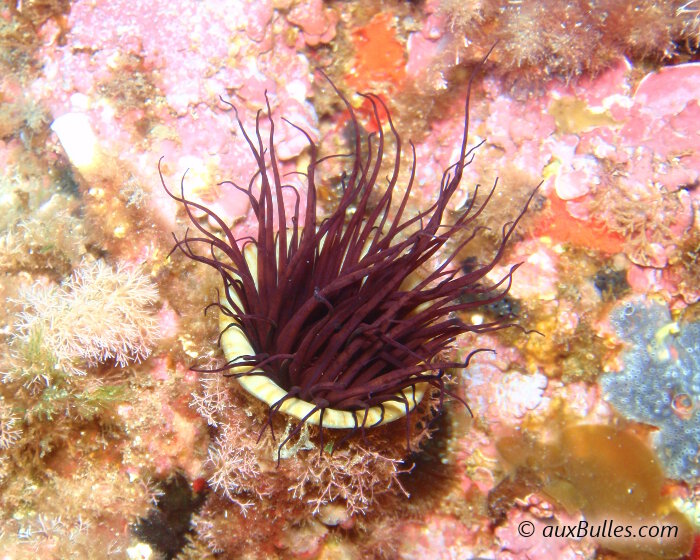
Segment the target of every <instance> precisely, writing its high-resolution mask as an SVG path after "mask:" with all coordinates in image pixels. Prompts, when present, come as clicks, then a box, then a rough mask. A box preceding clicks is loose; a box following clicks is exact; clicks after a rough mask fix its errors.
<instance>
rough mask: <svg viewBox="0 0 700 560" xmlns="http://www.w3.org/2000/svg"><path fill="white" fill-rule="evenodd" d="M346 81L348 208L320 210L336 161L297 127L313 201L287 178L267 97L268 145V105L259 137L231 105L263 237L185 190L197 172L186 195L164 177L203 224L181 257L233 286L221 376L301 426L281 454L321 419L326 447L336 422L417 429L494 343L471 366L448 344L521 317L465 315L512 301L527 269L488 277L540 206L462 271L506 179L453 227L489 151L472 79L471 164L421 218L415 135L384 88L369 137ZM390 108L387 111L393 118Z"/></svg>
mask: <svg viewBox="0 0 700 560" xmlns="http://www.w3.org/2000/svg"><path fill="white" fill-rule="evenodd" d="M472 79H473V77H472ZM331 85H333V84H331ZM333 88H334V89H335V91H336V93H337V95H338V96H339V98H340V99H341V100H342V102H343V103H344V104H345V107H346V109H347V111H348V112H349V114H350V122H351V124H352V126H353V128H354V147H353V149H352V153H351V154H340V155H337V156H331V157H346V158H347V157H349V158H350V160H351V163H350V164H349V165H348V166H347V168H346V171H345V172H344V173H343V175H342V178H341V180H340V187H341V188H342V195H341V196H340V198H339V201H338V203H337V206H336V207H335V208H334V209H333V210H332V212H331V213H330V214H329V215H327V216H326V217H325V218H323V219H320V220H319V218H318V216H317V208H316V193H317V183H316V181H317V178H318V176H319V173H318V166H319V165H320V164H321V163H322V162H323V161H324V160H326V159H329V158H328V157H325V158H321V157H319V146H318V145H317V144H316V143H315V142H314V141H313V140H312V138H311V137H310V135H309V134H308V133H307V132H306V131H305V130H303V129H302V128H300V127H298V126H296V125H294V124H293V123H290V122H289V121H286V122H288V123H289V124H290V125H291V126H292V127H294V128H295V129H297V130H298V131H299V132H300V133H301V134H302V135H304V136H305V137H306V140H307V141H308V146H309V147H308V151H309V157H310V163H309V165H308V168H307V171H306V174H305V178H306V204H305V205H302V204H301V203H300V199H301V197H300V196H299V192H298V191H297V189H296V188H295V187H294V186H291V185H288V184H285V183H284V182H283V176H282V174H281V172H280V168H279V167H280V166H279V161H278V157H277V153H276V148H275V140H274V133H275V124H274V122H273V120H272V118H271V109H270V103H269V100H267V96H266V101H267V115H266V117H265V118H266V120H267V122H268V126H269V134H267V141H265V140H264V139H263V134H262V133H261V126H260V125H261V118H262V117H261V115H262V112H261V111H258V114H257V117H256V120H255V131H254V133H253V134H249V133H248V131H247V130H246V128H245V127H244V125H243V123H242V122H241V120H240V118H239V116H238V113H237V112H236V111H235V107H233V106H232V105H231V107H232V108H233V109H234V112H235V115H236V120H237V122H238V126H239V127H240V130H241V132H242V134H243V136H244V138H245V140H246V142H247V144H248V147H249V149H250V151H251V153H252V155H253V157H254V158H255V161H256V163H257V168H258V169H257V171H256V172H255V174H254V175H253V177H252V178H251V179H250V182H249V183H248V186H247V187H245V188H244V187H241V186H239V185H237V184H235V183H233V182H230V181H226V182H225V183H226V184H228V185H231V186H232V187H233V188H236V189H238V190H240V191H242V192H244V193H245V194H246V195H247V196H248V199H249V201H250V205H251V208H252V212H253V214H254V216H255V219H256V221H257V234H256V235H255V237H254V238H249V237H248V238H244V239H237V238H236V237H235V235H234V233H233V231H232V230H231V227H229V226H228V225H227V224H226V223H225V222H224V220H223V219H221V218H220V217H219V216H217V215H216V214H215V213H214V212H213V211H211V210H210V209H208V208H207V207H206V206H203V205H201V204H199V203H197V202H194V201H191V200H188V199H187V198H186V197H185V194H184V177H183V180H182V182H181V188H180V195H179V196H178V195H177V194H174V193H173V192H171V191H170V190H169V189H168V188H167V186H166V185H165V181H164V179H163V176H162V173H161V181H163V187H164V188H165V190H166V191H167V192H168V194H169V195H170V196H171V197H172V198H174V199H175V200H176V201H178V202H179V203H181V204H182V205H183V206H184V209H185V211H186V213H187V215H188V217H189V218H190V220H191V221H192V224H193V225H194V227H195V228H196V229H197V230H198V231H199V234H197V236H192V235H190V234H189V232H186V233H185V236H184V237H183V238H182V239H178V238H177V237H175V247H174V248H173V251H174V250H176V249H179V250H180V251H182V252H183V253H184V254H185V255H186V256H187V257H189V258H190V259H193V260H195V261H197V262H200V263H203V264H205V265H207V266H210V267H212V268H214V269H215V270H216V271H217V272H218V273H219V274H220V276H221V279H222V281H223V297H221V294H220V297H219V301H218V302H216V303H213V304H212V305H213V306H216V307H218V309H219V311H220V325H221V335H220V343H221V345H222V347H223V349H224V353H225V355H226V359H227V362H226V364H225V365H224V366H223V367H221V368H218V369H216V370H213V371H217V372H222V373H223V375H226V376H230V377H235V378H238V379H239V381H240V382H241V384H242V385H243V386H244V387H245V388H246V389H247V390H248V391H249V392H251V393H253V394H255V395H256V396H258V397H259V398H261V399H262V400H264V401H265V402H267V404H268V405H269V407H270V409H269V414H268V421H267V425H269V426H270V428H271V429H272V418H273V415H274V414H276V413H278V412H283V413H286V414H290V415H292V416H295V417H296V418H297V419H298V420H299V421H298V422H297V423H296V425H295V426H294V428H293V429H292V430H291V431H290V432H289V434H288V435H287V437H286V439H285V440H284V441H282V442H281V444H280V449H281V447H282V446H283V445H284V444H285V443H286V442H287V441H288V440H289V439H290V438H291V437H293V436H294V435H295V434H296V433H298V431H299V430H300V428H301V426H302V424H303V423H304V422H311V423H315V424H317V425H319V426H321V430H320V432H321V446H320V447H321V448H323V428H348V429H349V430H351V432H350V433H349V434H347V435H346V436H345V437H349V435H351V434H352V433H353V432H354V431H357V430H358V429H360V430H362V431H363V433H364V429H365V428H368V427H372V426H377V425H380V424H384V423H387V422H389V421H392V420H395V419H397V418H399V417H402V416H405V417H406V422H407V429H408V427H409V417H410V415H411V413H412V412H413V411H414V409H415V407H416V406H417V404H418V403H419V402H420V400H421V398H422V396H423V394H424V393H425V392H426V391H427V390H434V391H436V393H439V396H440V406H441V405H442V402H443V398H444V396H445V395H451V393H449V392H448V391H447V389H446V387H445V381H446V378H445V374H446V371H447V370H449V369H452V368H464V367H466V366H467V364H468V362H469V358H470V357H471V356H472V355H473V354H474V353H475V352H477V351H479V350H481V349H477V350H474V351H473V352H471V353H469V356H468V357H467V359H466V361H464V362H461V361H455V360H454V359H451V358H450V357H449V351H448V350H449V349H450V347H451V345H452V343H453V342H454V341H455V339H456V338H457V337H458V336H460V335H462V334H464V333H469V332H472V333H483V332H487V331H492V330H495V329H499V328H502V327H504V326H508V324H507V321H508V318H501V319H499V320H498V321H494V322H487V323H483V324H478V325H477V324H471V323H468V322H465V321H464V320H463V319H461V318H460V317H459V316H458V313H459V312H461V311H467V310H474V309H476V308H479V307H481V306H484V305H489V304H491V303H493V302H496V301H499V300H501V299H502V298H503V297H504V296H505V295H506V293H507V292H508V289H509V287H510V284H511V280H512V274H513V271H514V270H515V269H516V268H517V265H516V266H513V267H512V268H511V269H510V272H509V273H508V274H507V275H506V276H505V277H504V278H503V279H501V281H500V282H497V283H495V284H491V283H488V282H485V276H486V275H487V273H488V272H489V271H490V270H491V269H492V268H493V267H494V266H495V265H496V263H497V262H498V261H499V259H500V258H501V257H502V256H503V253H504V250H505V246H506V243H507V241H508V239H509V238H510V236H511V235H512V233H513V231H514V229H515V227H516V225H517V223H518V221H519V219H520V218H521V217H522V215H523V214H524V212H525V210H526V209H527V206H526V207H525V209H524V210H523V212H522V213H521V214H520V216H519V217H518V218H517V219H516V220H515V221H514V222H512V223H509V224H506V225H505V226H504V227H503V234H502V240H501V243H500V245H499V247H498V249H497V250H496V252H495V255H494V256H493V258H492V259H491V260H490V261H489V262H487V263H485V264H482V265H476V266H474V267H471V268H470V270H469V271H468V272H464V271H460V269H459V267H458V266H454V265H455V264H456V263H455V261H456V259H457V255H458V254H460V253H461V252H462V251H463V249H464V248H465V247H466V246H467V245H468V244H469V243H470V242H471V241H472V240H473V239H474V238H475V236H476V235H477V232H478V230H479V228H478V227H476V226H475V221H476V219H477V217H478V216H479V215H480V214H481V213H482V211H483V210H484V208H485V207H486V205H487V204H488V202H489V200H490V199H491V196H492V194H493V192H494V189H495V187H496V184H495V183H494V187H493V189H491V191H490V193H489V194H488V195H487V196H486V197H485V200H484V201H483V202H481V203H479V204H477V203H476V201H477V196H476V192H474V195H473V196H471V197H470V199H469V202H468V203H467V204H466V205H465V206H464V207H462V208H460V209H457V210H455V209H452V210H455V213H454V214H453V217H452V220H451V221H449V222H448V221H447V213H448V206H449V205H450V201H451V199H452V198H453V196H454V194H455V192H457V190H458V188H459V185H460V182H461V180H462V174H463V172H464V169H465V167H466V166H467V165H469V163H470V162H471V161H472V158H473V154H474V150H475V149H476V148H477V147H478V145H477V146H474V147H472V148H469V149H468V129H469V99H470V95H471V80H470V84H469V90H468V94H467V99H466V104H465V115H464V132H463V135H462V138H461V147H460V153H459V158H458V159H457V161H456V162H455V163H453V164H452V165H450V166H449V167H448V168H447V169H446V170H445V171H444V172H443V174H442V178H441V180H440V187H439V190H438V194H437V197H436V199H435V200H434V201H433V202H432V203H431V204H430V206H429V207H428V208H425V209H423V210H419V211H417V212H410V211H409V209H408V207H409V205H408V202H409V197H410V194H411V191H412V189H413V186H414V178H415V174H416V157H415V148H414V145H413V143H411V142H409V146H410V151H411V154H412V164H411V169H410V172H409V173H408V178H407V181H406V183H405V185H401V186H399V174H400V173H399V172H400V165H401V154H402V141H401V138H400V136H399V134H398V132H397V131H396V129H395V127H394V123H393V122H392V120H391V116H390V115H389V110H388V108H387V106H386V105H385V103H384V102H383V101H382V99H380V98H379V97H378V96H376V95H373V94H360V95H362V97H364V98H365V99H366V100H367V101H369V103H370V104H371V106H372V108H373V113H374V119H375V121H376V123H377V125H378V126H377V129H378V131H377V132H376V133H373V134H370V135H369V136H368V137H367V138H366V140H364V141H363V140H362V137H361V134H360V126H359V124H358V120H357V117H356V115H355V113H354V111H353V108H352V106H351V105H350V103H349V102H348V100H347V99H346V97H345V96H344V95H343V94H342V93H341V92H340V91H339V90H338V89H337V88H336V87H335V85H333ZM380 113H382V114H384V115H386V118H385V122H382V121H381V120H380V116H379V115H380ZM285 120H286V119H285ZM391 139H393V144H394V146H393V151H394V154H393V157H392V158H391V162H390V166H391V168H392V171H391V172H390V175H389V177H388V178H386V180H387V181H388V182H387V183H383V181H380V169H382V164H383V163H386V162H385V159H386V152H387V141H388V140H391ZM380 182H382V184H384V185H385V186H380ZM477 189H478V187H477ZM284 191H289V192H291V193H292V194H293V195H294V196H295V199H296V204H295V206H294V211H293V213H292V214H291V216H290V215H288V214H287V212H286V211H285V205H284V200H283V194H284ZM475 191H476V189H475ZM395 195H399V196H400V199H399V200H398V201H395V200H393V197H394V196H395ZM392 203H393V204H392ZM302 206H303V207H302ZM195 211H199V212H203V213H204V214H206V216H207V217H208V218H209V221H213V222H214V223H216V224H217V226H218V228H219V229H220V230H221V233H219V232H216V231H214V230H213V229H212V230H210V229H207V227H205V226H203V225H202V223H200V221H199V220H197V219H196V218H195V216H194V212H195ZM302 215H303V223H304V225H303V227H301V226H300V225H299V224H300V220H301V218H302ZM448 242H449V243H448ZM436 261H438V262H439V264H438V265H437V266H435V265H433V263H435V262H436ZM431 266H433V268H430V267H431ZM465 295H466V296H467V297H465ZM460 400H461V399H460ZM462 402H463V404H464V405H465V406H466V403H464V401H462ZM467 408H468V407H467ZM273 435H274V434H273Z"/></svg>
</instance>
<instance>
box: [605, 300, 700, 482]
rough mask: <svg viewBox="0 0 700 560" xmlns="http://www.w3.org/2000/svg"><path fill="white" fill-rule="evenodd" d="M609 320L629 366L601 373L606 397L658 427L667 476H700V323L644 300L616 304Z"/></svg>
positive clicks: (630, 415)
mask: <svg viewBox="0 0 700 560" xmlns="http://www.w3.org/2000/svg"><path fill="white" fill-rule="evenodd" d="M611 322H612V324H613V326H614V327H615V330H616V332H617V334H618V336H620V338H622V339H623V340H624V341H625V342H627V343H628V344H629V345H630V348H629V350H628V351H627V352H626V353H625V354H624V357H623V359H624V364H625V369H624V370H623V371H622V372H620V373H610V374H607V375H604V376H602V377H601V381H600V383H601V386H602V388H603V394H604V397H605V399H606V400H608V401H609V402H610V403H611V404H613V405H614V406H615V407H616V408H617V409H618V410H619V411H620V412H621V413H622V414H623V415H625V416H626V417H628V418H631V419H633V420H636V421H638V422H644V423H646V424H651V425H653V426H656V427H658V428H659V431H658V432H657V433H656V435H655V439H654V443H655V446H656V450H657V452H658V454H659V457H660V459H661V461H662V463H663V465H664V468H665V469H666V473H667V474H668V476H670V477H671V478H675V479H681V480H688V481H690V480H697V479H700V448H699V443H698V442H700V411H699V409H700V408H699V405H700V323H699V322H695V323H680V324H678V323H674V322H672V320H671V315H670V313H669V311H668V309H667V308H666V307H665V306H664V305H661V304H659V303H655V302H652V303H649V302H645V301H642V300H635V301H631V302H628V303H626V304H624V305H622V306H620V307H618V308H616V309H615V310H614V311H613V313H612V316H611Z"/></svg>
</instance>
